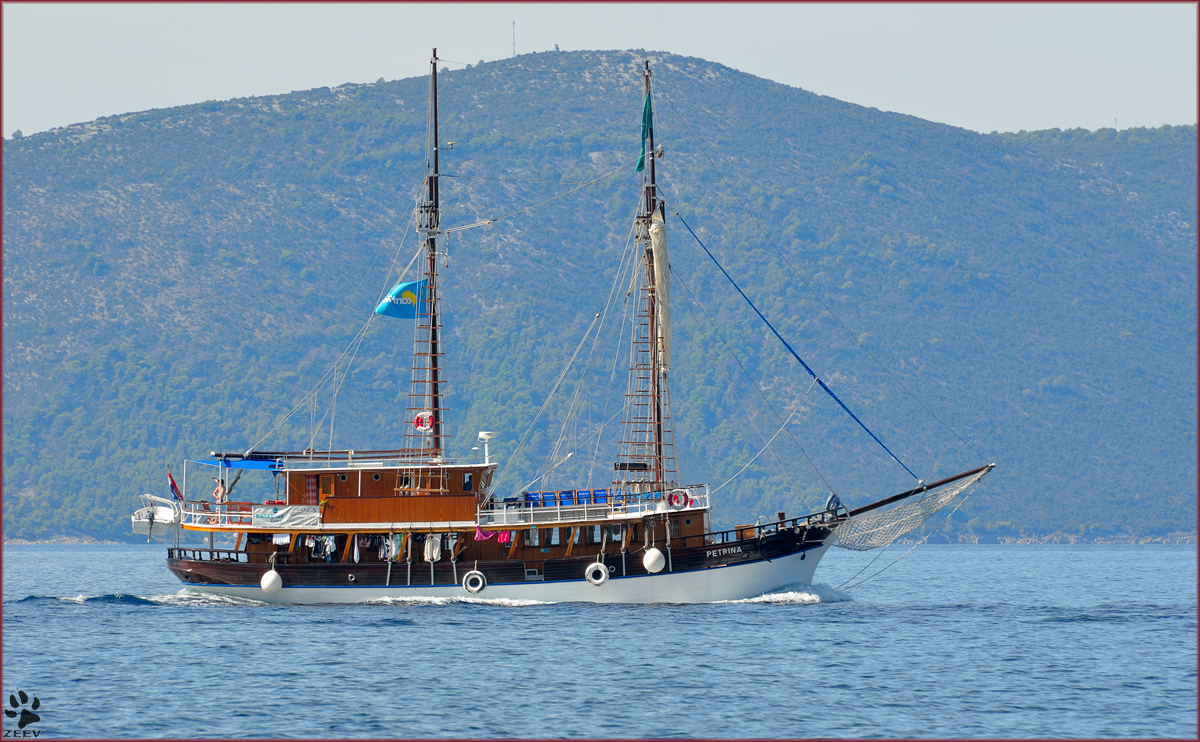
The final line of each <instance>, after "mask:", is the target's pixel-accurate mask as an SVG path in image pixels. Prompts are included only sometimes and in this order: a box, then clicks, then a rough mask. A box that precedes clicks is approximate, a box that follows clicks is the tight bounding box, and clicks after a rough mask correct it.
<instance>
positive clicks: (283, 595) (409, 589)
mask: <svg viewBox="0 0 1200 742" xmlns="http://www.w3.org/2000/svg"><path fill="white" fill-rule="evenodd" d="M828 549H829V545H828V544H824V545H822V546H820V547H818V548H816V549H809V550H807V551H805V552H802V553H798V554H790V555H788V556H784V557H778V558H776V559H773V560H771V561H769V562H768V561H756V562H751V563H749V564H738V565H732V566H728V567H715V568H712V569H703V570H696V571H691V572H676V573H660V574H657V575H642V576H638V577H616V576H614V577H610V578H609V579H608V581H606V582H605V583H604V584H603V585H599V586H597V585H593V584H591V583H589V582H586V581H584V580H571V581H562V582H524V583H515V584H513V583H510V584H502V585H488V586H487V587H486V588H484V589H483V590H481V591H480V592H478V593H469V592H467V591H466V589H465V588H463V586H462V585H437V586H432V585H412V586H402V587H285V588H283V589H281V590H280V591H279V592H277V593H275V594H273V595H268V594H267V593H266V592H264V591H263V590H262V589H261V588H259V587H250V586H243V585H189V586H188V589H190V590H194V591H197V592H202V593H208V594H212V595H226V596H231V597H237V598H249V599H251V600H259V601H262V602H264V603H365V602H368V601H373V600H403V599H406V598H471V599H479V600H522V601H524V600H528V601H539V602H545V603H561V602H580V603H708V602H712V601H718V600H742V599H745V598H756V597H758V596H760V595H763V594H765V593H769V592H772V591H774V590H779V589H780V588H783V587H787V586H789V585H795V584H799V585H811V584H812V578H813V573H814V572H815V571H816V569H817V563H818V562H820V561H821V557H822V556H824V555H825V552H826V551H827V550H828ZM266 571H267V568H266V567H265V566H264V569H263V572H266ZM397 571H398V572H399V571H400V570H397Z"/></svg>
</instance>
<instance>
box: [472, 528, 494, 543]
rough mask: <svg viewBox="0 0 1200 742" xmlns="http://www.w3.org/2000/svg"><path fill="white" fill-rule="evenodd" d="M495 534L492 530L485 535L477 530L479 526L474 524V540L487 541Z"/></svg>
mask: <svg viewBox="0 0 1200 742" xmlns="http://www.w3.org/2000/svg"><path fill="white" fill-rule="evenodd" d="M495 535H496V532H495V531H492V532H491V533H489V534H487V535H486V536H485V535H484V533H483V531H481V530H479V526H475V540H476V541H488V540H490V539H491V538H492V536H495Z"/></svg>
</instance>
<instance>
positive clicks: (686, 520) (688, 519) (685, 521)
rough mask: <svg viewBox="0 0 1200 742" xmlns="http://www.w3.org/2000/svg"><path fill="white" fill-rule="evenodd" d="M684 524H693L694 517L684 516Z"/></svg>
mask: <svg viewBox="0 0 1200 742" xmlns="http://www.w3.org/2000/svg"><path fill="white" fill-rule="evenodd" d="M683 524H684V525H685V526H690V525H691V524H692V519H691V518H684V519H683Z"/></svg>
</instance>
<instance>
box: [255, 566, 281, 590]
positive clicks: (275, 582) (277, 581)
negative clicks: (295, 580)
mask: <svg viewBox="0 0 1200 742" xmlns="http://www.w3.org/2000/svg"><path fill="white" fill-rule="evenodd" d="M259 584H260V585H262V589H263V592H264V593H267V594H268V595H274V594H275V593H277V592H279V589H280V588H282V587H283V578H282V577H280V576H279V573H278V572H276V571H275V570H271V571H269V572H267V573H266V574H264V575H263V576H262V582H260V583H259Z"/></svg>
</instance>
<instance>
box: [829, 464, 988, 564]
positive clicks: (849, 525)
mask: <svg viewBox="0 0 1200 742" xmlns="http://www.w3.org/2000/svg"><path fill="white" fill-rule="evenodd" d="M989 471H991V468H990V467H989V468H987V469H984V470H983V471H980V472H978V473H977V474H974V475H972V476H970V477H967V478H966V479H960V480H959V481H957V482H951V483H950V484H948V485H946V486H944V487H939V488H937V489H933V490H929V491H928V492H926V493H924V494H923V495H920V496H916V495H914V496H913V497H911V498H909V499H908V500H907V501H905V502H903V503H902V504H900V505H897V506H896V507H894V508H892V509H891V510H886V511H884V512H882V513H880V512H871V513H863V514H862V515H861V516H858V517H852V518H850V519H849V520H847V521H846V522H845V523H842V524H841V525H840V526H838V527H837V528H835V529H833V532H834V533H835V534H837V542H836V543H835V544H834V545H835V546H840V547H842V548H843V549H851V550H853V551H867V550H868V549H877V548H879V547H881V546H887V545H888V544H890V543H892V542H893V541H895V540H896V539H898V538H900V537H901V536H903V535H904V534H906V533H908V532H909V531H912V530H913V529H915V528H917V527H919V526H920V525H921V524H922V523H924V522H925V521H927V520H929V519H930V518H932V517H933V515H934V513H936V512H937V511H939V510H941V509H942V508H944V507H946V506H947V505H949V504H950V502H951V501H953V500H954V498H956V497H958V496H959V495H961V494H962V493H963V492H966V491H967V490H968V489H970V488H971V487H973V486H975V484H976V483H978V482H979V480H980V479H983V477H984V475H985V474H987V473H988V472H989Z"/></svg>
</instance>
